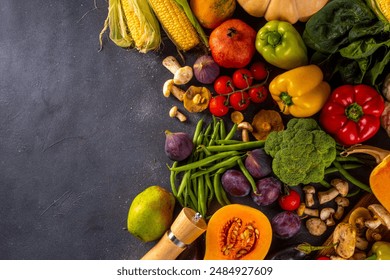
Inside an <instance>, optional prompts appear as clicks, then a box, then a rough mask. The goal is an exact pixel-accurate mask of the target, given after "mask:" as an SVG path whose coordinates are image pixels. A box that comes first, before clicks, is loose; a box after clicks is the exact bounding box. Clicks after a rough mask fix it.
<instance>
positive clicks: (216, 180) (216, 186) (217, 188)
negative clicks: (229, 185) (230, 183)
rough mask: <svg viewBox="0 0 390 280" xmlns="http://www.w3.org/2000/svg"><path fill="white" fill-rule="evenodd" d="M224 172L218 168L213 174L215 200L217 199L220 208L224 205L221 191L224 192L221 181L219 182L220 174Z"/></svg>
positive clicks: (223, 169)
mask: <svg viewBox="0 0 390 280" xmlns="http://www.w3.org/2000/svg"><path fill="white" fill-rule="evenodd" d="M225 170H226V169H225V168H220V169H219V170H218V171H217V172H215V174H214V178H213V186H214V193H215V198H216V199H217V201H218V203H219V204H220V205H221V206H224V205H226V202H225V200H224V199H223V197H222V191H224V190H223V188H222V185H221V180H220V177H221V174H222V173H223V172H225Z"/></svg>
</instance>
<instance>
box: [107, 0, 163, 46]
mask: <svg viewBox="0 0 390 280" xmlns="http://www.w3.org/2000/svg"><path fill="white" fill-rule="evenodd" d="M108 26H109V27H110V39H111V40H112V41H113V42H114V43H115V44H116V45H118V46H120V47H124V48H126V47H135V48H136V49H138V50H139V51H140V52H143V53H145V52H147V51H149V50H155V49H157V48H158V47H159V46H160V44H161V34H160V26H159V23H158V20H157V18H156V16H155V15H154V13H153V11H152V10H151V8H150V6H149V4H148V3H147V2H146V1H145V0H110V1H109V12H108V16H107V19H106V21H105V25H104V28H103V30H102V32H101V33H100V45H101V46H102V35H103V33H104V32H105V30H106V29H107V28H108Z"/></svg>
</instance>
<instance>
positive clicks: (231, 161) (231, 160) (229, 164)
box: [191, 155, 242, 179]
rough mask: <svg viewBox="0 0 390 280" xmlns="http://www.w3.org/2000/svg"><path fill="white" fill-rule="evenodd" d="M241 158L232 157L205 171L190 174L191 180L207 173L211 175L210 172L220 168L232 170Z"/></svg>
mask: <svg viewBox="0 0 390 280" xmlns="http://www.w3.org/2000/svg"><path fill="white" fill-rule="evenodd" d="M241 157H242V156H241V155H239V156H233V157H230V158H228V159H227V160H224V161H220V162H218V163H216V164H214V165H212V166H211V167H209V168H207V169H204V170H199V171H196V172H194V173H192V174H191V179H192V178H196V177H199V176H202V175H204V174H207V173H211V172H213V171H215V170H218V169H220V168H233V167H234V166H236V165H237V160H239V159H241Z"/></svg>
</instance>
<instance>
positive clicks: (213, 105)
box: [209, 95, 229, 117]
mask: <svg viewBox="0 0 390 280" xmlns="http://www.w3.org/2000/svg"><path fill="white" fill-rule="evenodd" d="M209 110H210V113H211V114H213V115H214V116H216V117H222V116H224V115H226V114H227V113H228V112H229V107H228V106H227V100H226V97H225V96H223V95H217V96H214V97H213V98H211V99H210V103H209Z"/></svg>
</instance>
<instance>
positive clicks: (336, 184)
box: [318, 179, 349, 204]
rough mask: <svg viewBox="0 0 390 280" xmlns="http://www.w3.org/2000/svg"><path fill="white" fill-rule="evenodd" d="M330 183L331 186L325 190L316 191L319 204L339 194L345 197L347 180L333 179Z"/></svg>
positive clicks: (347, 186) (347, 187)
mask: <svg viewBox="0 0 390 280" xmlns="http://www.w3.org/2000/svg"><path fill="white" fill-rule="evenodd" d="M330 184H331V185H332V186H333V187H332V188H330V189H329V190H327V191H324V192H319V193H318V200H319V202H320V204H324V203H327V202H329V201H331V200H333V199H334V198H336V196H338V195H339V194H340V195H341V196H342V197H345V196H346V195H347V194H348V190H349V185H348V182H347V181H345V180H343V179H333V180H332V181H331V182H330Z"/></svg>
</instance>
